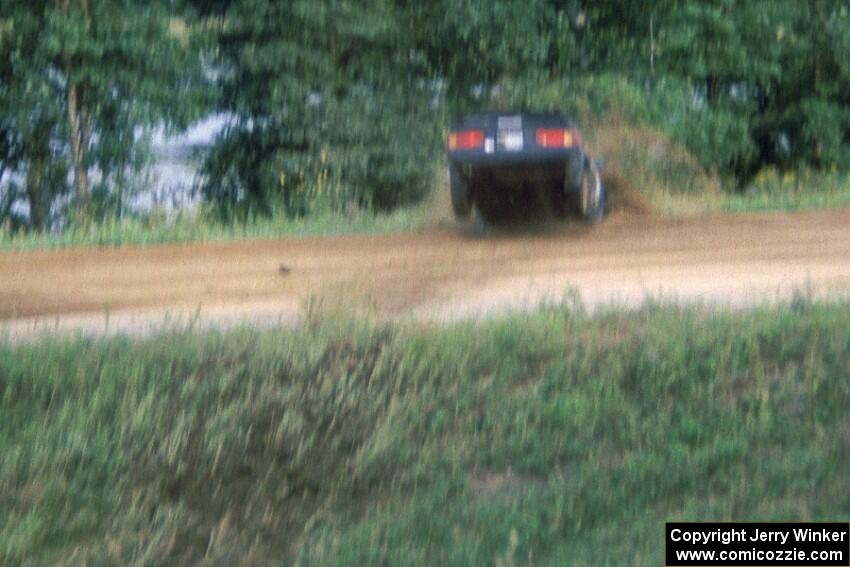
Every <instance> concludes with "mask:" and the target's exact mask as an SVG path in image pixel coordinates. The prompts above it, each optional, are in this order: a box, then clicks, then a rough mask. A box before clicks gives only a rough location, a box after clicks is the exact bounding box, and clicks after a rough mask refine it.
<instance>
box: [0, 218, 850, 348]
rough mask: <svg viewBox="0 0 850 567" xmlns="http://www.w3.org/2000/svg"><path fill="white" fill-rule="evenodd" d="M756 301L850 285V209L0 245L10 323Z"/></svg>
mask: <svg viewBox="0 0 850 567" xmlns="http://www.w3.org/2000/svg"><path fill="white" fill-rule="evenodd" d="M567 289H573V290H575V291H576V292H577V293H578V294H579V295H580V297H581V298H582V299H583V301H584V302H585V303H586V304H588V305H590V306H596V305H601V304H606V303H611V302H614V303H624V304H627V305H634V304H636V303H640V302H642V301H644V300H646V299H647V298H648V297H658V296H661V297H663V298H668V299H669V298H673V299H677V300H681V301H704V302H711V303H714V302H718V303H726V304H732V305H741V304H750V303H756V302H762V301H765V300H771V299H776V298H785V297H789V296H790V295H791V294H793V293H795V291H798V290H805V291H806V292H807V293H812V294H814V295H816V296H825V295H847V294H850V293H848V292H850V210H831V211H818V212H807V213H796V214H784V213H771V214H757V215H723V216H714V217H704V218H697V219H679V220H671V219H661V218H658V217H648V216H640V215H630V214H626V213H622V212H620V213H615V214H613V215H612V216H611V217H610V218H609V219H608V220H606V222H604V223H603V224H602V225H600V226H598V227H594V228H585V227H580V226H566V227H561V228H559V229H557V230H547V231H539V232H537V233H534V234H529V233H521V232H516V231H513V232H509V233H504V234H498V233H497V234H493V235H487V236H483V237H481V236H479V237H475V236H471V235H469V234H467V233H466V232H464V231H463V230H460V229H458V228H447V227H439V226H437V227H434V228H430V229H427V230H425V231H423V232H421V233H416V234H404V235H389V236H380V237H366V236H362V237H361V236H356V237H332V238H310V239H282V240H273V241H250V242H237V243H227V244H192V245H175V246H162V247H151V248H114V249H73V250H60V251H40V252H27V253H2V254H0V336H2V335H3V334H4V333H5V336H6V337H7V338H8V337H9V336H11V337H12V338H14V337H26V336H30V335H32V334H34V333H36V332H38V331H39V329H41V330H44V329H51V328H56V329H62V330H69V329H77V330H83V331H90V332H104V331H106V332H111V331H122V332H123V331H126V332H143V331H144V330H145V329H148V328H153V327H154V326H156V325H157V324H158V323H161V322H162V321H163V320H164V319H166V317H170V319H169V320H171V321H174V322H176V323H178V324H182V323H193V324H198V325H228V324H234V323H240V322H249V323H257V324H277V323H292V324H294V323H297V321H298V320H299V318H300V317H301V316H302V314H303V311H304V308H305V306H306V305H308V304H311V303H312V304H315V303H316V299H317V298H320V299H321V300H322V301H324V302H328V303H334V304H336V303H339V304H343V305H346V306H348V307H353V308H361V309H364V310H367V311H369V312H370V313H372V314H376V315H378V316H382V317H383V316H386V317H406V316H413V317H417V318H422V319H432V320H433V319H436V320H454V319H459V318H469V317H472V318H476V317H482V316H487V315H489V314H492V313H498V312H502V311H507V310H516V309H527V308H531V307H533V306H535V305H537V304H539V303H540V302H541V301H553V300H554V301H557V300H560V299H561V298H563V297H564V292H565V290H567Z"/></svg>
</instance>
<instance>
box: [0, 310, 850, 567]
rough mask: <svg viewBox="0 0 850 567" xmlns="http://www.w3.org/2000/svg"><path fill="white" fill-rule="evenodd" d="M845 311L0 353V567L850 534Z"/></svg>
mask: <svg viewBox="0 0 850 567" xmlns="http://www.w3.org/2000/svg"><path fill="white" fill-rule="evenodd" d="M849 322H850V304H847V303H840V304H831V305H813V304H809V303H807V302H805V301H798V302H796V303H795V304H794V305H792V306H789V307H778V308H764V309H756V310H753V311H747V312H725V311H719V312H713V311H703V310H700V309H698V308H688V309H685V308H676V307H659V306H654V307H653V306H650V307H647V308H645V309H643V310H641V311H637V312H620V311H616V310H611V311H608V312H605V313H601V314H598V315H595V316H593V317H591V316H589V315H586V314H584V313H582V312H581V311H576V310H572V311H571V310H567V309H561V308H552V309H548V310H544V311H541V312H539V313H537V314H535V315H530V316H521V317H520V316H518V317H512V318H506V319H501V320H494V321H491V322H487V323H483V324H480V325H479V326H474V325H472V324H463V325H459V326H455V327H450V328H438V327H420V326H410V325H405V324H392V325H378V324H372V323H367V322H356V321H350V320H336V321H321V320H310V321H309V322H308V323H307V324H306V325H305V326H304V327H303V328H302V329H299V330H294V331H265V332H257V331H253V330H250V329H243V330H237V331H232V332H227V333H218V332H211V333H209V334H206V335H203V336H197V335H189V334H181V333H170V334H165V335H162V336H159V337H155V338H151V339H148V340H143V341H134V340H130V339H127V338H111V339H104V340H99V341H90V340H85V339H73V338H67V339H52V340H46V341H44V342H41V343H38V344H33V345H25V346H16V347H0V416H2V418H0V454H2V455H3V458H2V459H0V509H2V510H3V514H0V563H2V564H8V565H79V564H86V563H88V564H121V565H161V564H207V565H269V564H277V565H429V566H430V565H449V566H452V565H457V566H461V565H462V566H467V565H544V566H545V565H553V566H555V565H559V566H560V565H579V566H581V565H593V566H597V565H660V564H662V553H663V539H662V538H663V522H664V521H668V520H685V519H687V520H827V519H829V520H839V519H842V518H847V517H848V515H850V493H848V491H847V485H848V482H850V472H848V469H847V463H848V462H850V414H848V412H847V407H848V403H850V381H848V376H850V333H848V332H847V328H848V323H849Z"/></svg>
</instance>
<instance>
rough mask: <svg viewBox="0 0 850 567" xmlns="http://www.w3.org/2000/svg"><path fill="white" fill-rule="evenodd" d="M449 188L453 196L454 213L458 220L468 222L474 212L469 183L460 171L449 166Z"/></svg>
mask: <svg viewBox="0 0 850 567" xmlns="http://www.w3.org/2000/svg"><path fill="white" fill-rule="evenodd" d="M449 188H450V190H451V196H452V212H453V213H454V215H455V218H456V219H458V220H466V219H468V218H469V214H470V213H471V212H472V194H471V192H470V190H469V182H468V181H467V180H466V179H464V178H463V176H462V175H461V174H460V171H458V169H457V168H456V167H454V166H449Z"/></svg>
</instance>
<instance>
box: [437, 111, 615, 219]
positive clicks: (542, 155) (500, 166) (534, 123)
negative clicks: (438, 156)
mask: <svg viewBox="0 0 850 567" xmlns="http://www.w3.org/2000/svg"><path fill="white" fill-rule="evenodd" d="M447 150H448V161H449V182H450V185H451V197H452V208H453V210H454V214H455V216H456V217H457V218H458V219H466V218H468V217H469V216H470V214H471V213H472V212H473V211H477V213H479V214H480V215H481V216H482V217H483V220H485V221H494V220H499V218H500V217H502V216H508V215H510V214H511V213H512V212H516V211H517V210H530V209H533V208H534V206H535V205H544V207H545V209H547V210H549V211H552V212H554V213H555V215H556V216H559V217H560V216H566V215H567V214H568V213H570V212H573V213H575V214H577V215H579V216H580V217H581V218H583V219H585V220H586V221H587V222H589V223H597V222H599V221H601V220H602V219H603V217H604V216H605V206H606V198H607V196H606V191H605V187H604V185H603V183H602V176H601V174H600V171H599V169H600V168H599V165H598V164H597V163H596V162H594V161H593V160H591V159H590V157H589V156H588V155H587V151H586V150H585V146H584V144H583V142H582V138H581V134H580V133H579V131H578V128H577V127H576V125H575V123H574V122H573V121H572V120H569V119H566V118H564V117H561V116H557V115H547V114H529V113H487V114H479V115H472V116H467V117H465V118H462V119H460V120H457V121H456V122H455V123H454V124H453V125H452V128H451V131H450V133H449V136H448V140H447ZM535 210H539V207H538V208H537V209H535Z"/></svg>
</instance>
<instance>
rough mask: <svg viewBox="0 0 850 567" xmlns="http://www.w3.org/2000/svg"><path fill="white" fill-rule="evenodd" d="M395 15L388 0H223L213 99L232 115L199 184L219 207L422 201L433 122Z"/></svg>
mask: <svg viewBox="0 0 850 567" xmlns="http://www.w3.org/2000/svg"><path fill="white" fill-rule="evenodd" d="M399 13H400V11H399V9H398V8H397V7H396V6H395V5H394V3H392V2H387V1H386V0H370V1H368V2H356V3H355V2H327V1H323V2H314V1H313V0H295V1H293V2H266V1H257V0H240V1H236V2H232V3H230V4H229V5H228V6H227V8H226V9H225V11H224V13H223V15H222V16H221V18H222V19H223V22H224V23H223V24H222V25H221V27H220V31H219V33H218V37H217V44H218V49H219V54H220V57H219V65H220V66H221V79H220V81H219V88H220V89H221V102H220V109H221V110H222V111H225V112H227V113H228V114H229V115H231V116H232V117H233V123H232V125H231V127H230V128H229V129H228V131H227V132H226V133H225V134H224V135H223V136H222V137H221V139H220V140H219V143H218V144H217V146H216V148H215V149H214V150H213V152H212V153H211V154H210V157H209V159H208V160H207V164H206V166H205V169H204V174H205V179H204V182H203V184H202V191H203V193H204V195H205V196H206V197H207V198H208V199H209V200H211V201H212V202H214V203H217V204H219V205H220V210H221V212H222V213H223V214H224V215H229V214H231V213H238V214H240V215H243V216H244V215H255V214H257V213H261V214H270V213H271V211H272V210H274V209H275V208H278V207H280V208H282V209H283V210H285V211H286V212H287V214H290V215H303V214H306V213H308V212H311V211H316V210H317V209H322V208H324V209H332V210H337V211H341V210H343V209H344V208H345V207H346V206H351V205H356V206H358V207H364V206H372V207H374V208H376V209H388V208H391V207H397V206H400V205H405V204H410V203H411V202H413V201H417V200H421V198H422V197H423V196H424V195H425V194H426V192H427V191H428V189H429V188H430V186H429V182H430V173H431V172H430V168H429V167H424V168H423V167H422V165H423V163H425V164H428V163H430V162H431V160H432V159H433V156H434V151H435V149H436V146H435V142H436V134H437V133H438V131H439V130H438V128H439V124H438V121H436V120H434V119H433V117H432V116H430V111H431V109H430V108H429V105H428V92H427V89H425V88H424V86H423V85H422V84H421V83H418V82H417V81H416V77H414V76H412V75H410V74H409V73H408V68H409V67H410V66H411V65H412V63H411V62H410V60H409V59H410V53H409V50H408V49H407V46H408V42H407V39H406V35H405V29H404V28H403V26H402V25H401V22H400V21H399ZM328 192H330V195H328V194H327V193H328ZM243 218H244V217H243Z"/></svg>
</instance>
